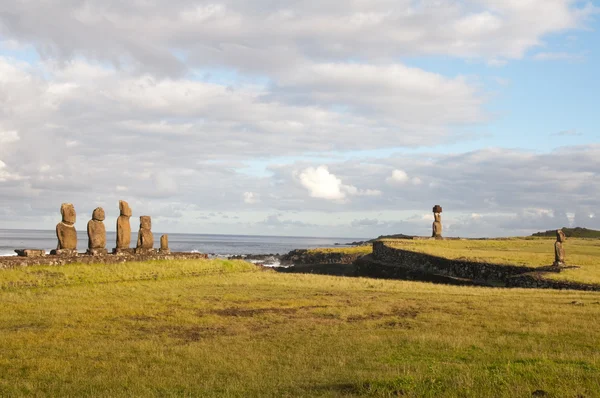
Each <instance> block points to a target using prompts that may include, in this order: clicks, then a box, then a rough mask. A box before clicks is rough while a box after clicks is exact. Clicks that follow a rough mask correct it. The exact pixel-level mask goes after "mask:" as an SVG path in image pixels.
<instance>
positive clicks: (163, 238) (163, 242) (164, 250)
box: [159, 235, 171, 254]
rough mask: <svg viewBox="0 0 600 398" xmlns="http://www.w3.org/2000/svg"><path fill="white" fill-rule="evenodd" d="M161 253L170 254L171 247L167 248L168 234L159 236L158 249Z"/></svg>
mask: <svg viewBox="0 0 600 398" xmlns="http://www.w3.org/2000/svg"><path fill="white" fill-rule="evenodd" d="M159 252H160V253H161V254H170V253H171V249H169V235H163V236H161V237H160V250H159Z"/></svg>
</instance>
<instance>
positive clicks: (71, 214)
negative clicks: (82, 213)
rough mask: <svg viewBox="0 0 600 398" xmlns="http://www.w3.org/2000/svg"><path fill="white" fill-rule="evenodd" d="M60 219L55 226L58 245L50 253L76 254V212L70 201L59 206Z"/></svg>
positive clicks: (61, 254)
mask: <svg viewBox="0 0 600 398" xmlns="http://www.w3.org/2000/svg"><path fill="white" fill-rule="evenodd" d="M60 214H61V215H62V221H61V222H60V223H58V225H57V226H56V237H57V238H58V246H56V250H53V251H52V252H51V254H56V255H59V256H76V255H77V231H76V230H75V221H76V219H77V214H76V213H75V207H74V206H73V205H72V204H71V203H63V204H62V205H61V207H60Z"/></svg>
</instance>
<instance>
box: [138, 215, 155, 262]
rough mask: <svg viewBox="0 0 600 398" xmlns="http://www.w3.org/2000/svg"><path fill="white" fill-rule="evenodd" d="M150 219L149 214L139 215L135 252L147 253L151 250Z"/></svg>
mask: <svg viewBox="0 0 600 398" xmlns="http://www.w3.org/2000/svg"><path fill="white" fill-rule="evenodd" d="M151 229H152V219H151V218H150V216H141V217H140V231H139V232H138V240H137V246H136V249H135V252H136V253H142V254H147V253H151V252H153V250H152V248H153V247H154V236H153V235H152V231H151Z"/></svg>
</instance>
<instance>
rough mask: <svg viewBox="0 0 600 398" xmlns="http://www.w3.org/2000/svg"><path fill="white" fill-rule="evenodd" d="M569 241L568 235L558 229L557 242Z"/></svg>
mask: <svg viewBox="0 0 600 398" xmlns="http://www.w3.org/2000/svg"><path fill="white" fill-rule="evenodd" d="M566 240H567V235H565V233H564V232H563V230H562V229H558V230H556V241H557V242H564V241H566Z"/></svg>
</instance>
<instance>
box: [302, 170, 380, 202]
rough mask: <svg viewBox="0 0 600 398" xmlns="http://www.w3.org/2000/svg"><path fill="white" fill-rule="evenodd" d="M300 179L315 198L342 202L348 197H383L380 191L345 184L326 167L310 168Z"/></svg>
mask: <svg viewBox="0 0 600 398" xmlns="http://www.w3.org/2000/svg"><path fill="white" fill-rule="evenodd" d="M298 179H299V180H300V183H301V184H302V186H303V187H304V188H306V189H307V190H308V191H309V193H310V196H311V197H313V198H319V199H327V200H336V201H341V200H343V199H346V197H347V196H379V195H381V191H379V190H374V189H366V190H363V189H358V188H356V187H355V186H352V185H345V184H343V183H342V180H341V179H339V178H338V177H336V176H335V175H334V174H331V173H330V172H329V170H328V169H327V167H326V166H319V167H317V168H314V167H309V168H307V169H305V170H303V171H302V172H301V173H300V174H299V175H298Z"/></svg>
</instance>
